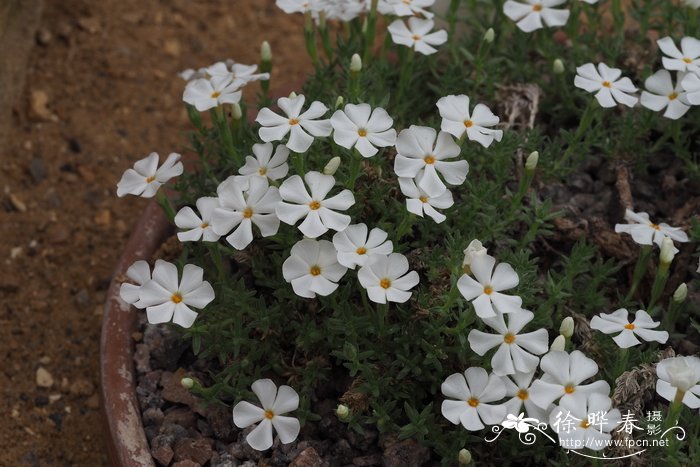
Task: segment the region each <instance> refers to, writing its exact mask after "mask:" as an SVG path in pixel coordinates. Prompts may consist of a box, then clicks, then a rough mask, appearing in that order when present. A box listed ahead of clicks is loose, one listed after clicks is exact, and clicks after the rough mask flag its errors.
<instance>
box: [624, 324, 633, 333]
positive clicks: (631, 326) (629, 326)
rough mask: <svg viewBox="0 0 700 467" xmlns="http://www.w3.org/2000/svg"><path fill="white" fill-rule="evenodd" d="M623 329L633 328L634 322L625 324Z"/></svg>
mask: <svg viewBox="0 0 700 467" xmlns="http://www.w3.org/2000/svg"><path fill="white" fill-rule="evenodd" d="M625 329H629V330H630V331H631V330H632V329H634V324H633V323H629V324H625Z"/></svg>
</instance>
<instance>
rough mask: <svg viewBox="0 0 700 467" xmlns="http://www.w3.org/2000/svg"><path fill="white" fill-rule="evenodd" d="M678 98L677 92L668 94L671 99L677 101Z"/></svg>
mask: <svg viewBox="0 0 700 467" xmlns="http://www.w3.org/2000/svg"><path fill="white" fill-rule="evenodd" d="M677 98H678V93H677V92H672V93H671V94H669V95H668V100H670V101H675V100H676V99H677Z"/></svg>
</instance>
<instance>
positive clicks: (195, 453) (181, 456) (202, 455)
mask: <svg viewBox="0 0 700 467" xmlns="http://www.w3.org/2000/svg"><path fill="white" fill-rule="evenodd" d="M211 454H212V449H211V442H210V440H208V439H206V438H199V439H193V438H185V439H181V440H180V441H178V442H177V443H175V460H176V461H183V460H190V461H193V462H196V463H197V464H200V465H204V464H206V463H207V462H209V459H211Z"/></svg>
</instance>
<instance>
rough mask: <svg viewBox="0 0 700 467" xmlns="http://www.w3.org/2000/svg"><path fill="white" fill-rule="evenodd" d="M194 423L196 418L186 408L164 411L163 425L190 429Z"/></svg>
mask: <svg viewBox="0 0 700 467" xmlns="http://www.w3.org/2000/svg"><path fill="white" fill-rule="evenodd" d="M148 410H151V409H148ZM196 423H197V416H196V415H195V414H194V412H192V411H191V410H190V409H189V408H187V407H173V408H171V409H168V410H166V411H165V418H164V419H163V425H180V426H181V427H184V428H191V427H194V426H195V424H196Z"/></svg>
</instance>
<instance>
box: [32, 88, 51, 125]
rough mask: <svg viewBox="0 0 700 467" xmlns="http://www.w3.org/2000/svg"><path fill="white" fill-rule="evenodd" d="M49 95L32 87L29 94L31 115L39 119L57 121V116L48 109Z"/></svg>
mask: <svg viewBox="0 0 700 467" xmlns="http://www.w3.org/2000/svg"><path fill="white" fill-rule="evenodd" d="M48 104H49V95H48V94H47V93H46V91H43V90H41V89H34V90H32V92H31V93H30V95H29V110H30V113H31V116H32V117H33V118H34V119H36V120H41V121H57V120H58V118H57V117H56V116H55V115H54V114H53V112H51V110H49V107H48Z"/></svg>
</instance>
